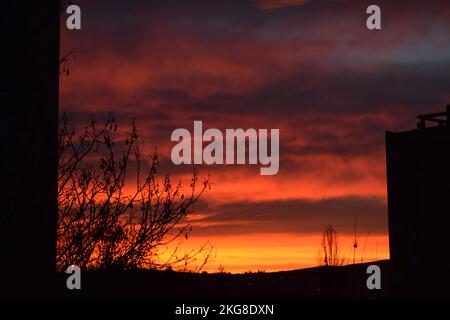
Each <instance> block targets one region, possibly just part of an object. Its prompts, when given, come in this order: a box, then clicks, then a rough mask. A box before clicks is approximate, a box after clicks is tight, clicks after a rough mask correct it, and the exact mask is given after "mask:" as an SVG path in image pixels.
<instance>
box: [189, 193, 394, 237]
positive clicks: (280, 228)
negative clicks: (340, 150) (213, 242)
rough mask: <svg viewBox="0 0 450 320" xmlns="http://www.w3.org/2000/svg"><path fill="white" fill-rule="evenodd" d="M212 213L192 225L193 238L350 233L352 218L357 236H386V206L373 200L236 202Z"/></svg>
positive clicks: (362, 198) (379, 201)
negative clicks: (328, 228)
mask: <svg viewBox="0 0 450 320" xmlns="http://www.w3.org/2000/svg"><path fill="white" fill-rule="evenodd" d="M212 210H213V212H214V213H213V214H211V215H209V216H207V217H205V218H203V219H198V220H194V221H192V222H193V224H194V226H195V233H196V234H226V233H238V234H239V233H253V232H274V233H289V232H293V233H305V232H321V230H323V226H324V225H325V224H331V225H333V226H334V227H335V228H337V229H338V230H339V231H340V232H342V233H351V232H352V231H353V230H354V223H355V218H356V221H357V226H358V229H359V231H360V232H370V233H372V234H374V233H385V232H387V216H386V212H387V208H386V204H385V202H384V200H383V199H380V198H375V197H373V198H372V197H343V198H333V199H324V200H317V201H309V200H276V201H263V202H257V203H255V202H237V203H228V204H224V205H221V206H219V207H217V208H214V209H212ZM196 222H197V223H198V222H201V223H202V224H201V225H195V223H196ZM205 224H206V225H205Z"/></svg>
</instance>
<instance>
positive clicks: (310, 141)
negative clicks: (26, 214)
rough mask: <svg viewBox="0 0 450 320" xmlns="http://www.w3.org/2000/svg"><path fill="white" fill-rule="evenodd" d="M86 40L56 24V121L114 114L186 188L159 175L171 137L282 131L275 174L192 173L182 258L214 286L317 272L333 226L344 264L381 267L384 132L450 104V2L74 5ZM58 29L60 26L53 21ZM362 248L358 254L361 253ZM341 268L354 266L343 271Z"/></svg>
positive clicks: (224, 169)
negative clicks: (371, 12)
mask: <svg viewBox="0 0 450 320" xmlns="http://www.w3.org/2000/svg"><path fill="white" fill-rule="evenodd" d="M75 3H76V4H78V5H80V7H81V10H82V30H80V31H68V30H67V29H66V28H65V27H64V20H63V21H62V31H61V33H62V39H61V55H64V54H65V53H67V52H68V51H70V50H73V51H75V57H76V58H75V60H74V59H72V58H71V59H70V60H69V68H70V75H69V76H68V77H62V78H61V83H60V109H61V110H70V111H71V112H72V113H73V114H74V115H75V117H77V118H79V119H88V118H90V117H91V116H92V115H96V116H98V117H99V118H102V117H105V115H107V114H108V112H114V113H115V114H116V116H117V118H118V119H119V120H120V122H121V123H123V125H124V127H126V126H127V124H128V123H129V122H128V121H129V119H130V118H131V117H135V118H136V124H137V127H138V128H139V130H140V131H141V132H142V135H143V141H142V144H143V145H142V147H143V148H144V154H145V157H147V159H148V160H150V159H151V153H152V151H153V149H154V147H157V148H158V153H159V157H160V161H161V166H160V172H161V173H170V174H171V175H172V176H173V177H174V179H178V178H181V179H184V181H185V182H189V180H188V179H189V177H190V176H191V174H192V170H193V166H190V165H182V166H175V165H173V164H172V163H171V160H170V151H171V148H172V147H173V146H174V143H172V142H171V141H170V135H171V133H172V131H173V130H175V129H177V128H187V129H188V130H190V131H192V130H193V121H194V120H202V121H203V126H204V128H205V129H206V128H218V129H221V130H223V131H224V130H225V129H226V128H243V129H247V128H256V129H259V128H267V129H271V128H279V129H280V170H279V173H278V174H277V175H275V176H261V175H260V174H259V167H260V166H259V165H239V166H238V165H228V166H225V165H214V166H206V165H201V166H197V168H198V169H199V174H200V176H206V175H208V174H209V173H210V174H211V182H212V189H211V190H209V191H208V192H207V194H206V196H205V197H203V198H202V200H201V201H200V202H199V203H198V204H197V205H196V206H195V208H194V209H195V210H194V214H193V215H192V216H191V217H190V218H189V219H190V222H191V224H192V226H193V231H192V236H191V238H190V239H189V240H188V241H186V242H185V244H184V247H186V248H189V247H196V246H200V245H201V244H202V243H204V242H205V241H209V242H210V243H211V244H212V245H213V246H214V247H215V249H216V254H215V258H214V259H213V261H212V262H211V263H210V264H209V265H208V266H207V268H206V269H207V270H208V271H216V270H217V268H218V265H223V266H224V267H225V270H226V271H230V272H244V271H248V270H252V271H256V270H265V271H274V270H286V269H295V268H303V267H310V266H315V265H317V264H318V250H319V245H320V240H321V232H322V230H323V227H324V225H325V224H331V225H333V226H334V227H335V229H336V230H337V231H338V234H339V241H340V245H341V248H342V251H343V254H344V255H345V257H347V258H348V259H350V260H352V259H353V254H352V242H353V232H354V223H355V219H356V221H357V233H358V243H359V247H358V250H357V253H356V255H357V260H358V261H359V260H361V257H362V256H363V255H364V261H368V260H373V259H386V258H389V247H388V235H387V233H388V227H387V208H386V171H385V151H384V133H385V131H386V130H390V131H401V130H408V129H412V128H414V127H415V124H416V122H415V116H416V115H417V114H419V113H427V112H436V111H442V110H443V108H444V107H445V105H446V104H448V103H449V101H450V41H449V39H450V3H449V2H448V1H376V4H378V5H379V6H380V7H381V10H382V30H379V31H369V30H367V29H366V18H367V15H366V13H365V12H366V8H367V6H368V5H369V4H373V3H374V1H345V0H342V1H337V0H334V1H331V0H329V1H326V0H309V1H308V0H241V1H214V0H204V1H187V0H185V1H181V0H180V1H171V0H164V1H126V2H125V1H76V2H75ZM64 16H65V15H64V14H63V17H64ZM364 247H365V249H364ZM349 262H350V261H349Z"/></svg>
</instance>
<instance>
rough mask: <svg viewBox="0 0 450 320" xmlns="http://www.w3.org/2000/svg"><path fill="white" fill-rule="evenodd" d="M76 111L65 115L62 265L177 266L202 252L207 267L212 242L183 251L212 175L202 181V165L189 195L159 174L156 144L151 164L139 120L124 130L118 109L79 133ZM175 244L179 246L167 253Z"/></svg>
mask: <svg viewBox="0 0 450 320" xmlns="http://www.w3.org/2000/svg"><path fill="white" fill-rule="evenodd" d="M71 118H72V117H71V115H70V114H68V113H64V114H63V115H62V117H61V120H60V132H59V164H58V181H59V183H58V201H59V203H58V204H59V209H58V219H57V268H58V270H63V269H64V268H66V267H67V266H68V265H71V264H76V265H78V266H79V267H81V268H86V269H134V268H151V269H167V268H170V269H172V268H175V267H177V266H179V265H184V267H186V265H187V264H189V263H192V262H193V261H195V260H196V259H197V257H198V255H199V254H200V253H203V254H204V255H203V257H202V259H203V263H201V264H200V265H201V266H203V265H204V264H205V263H206V261H207V260H208V259H209V257H210V253H211V251H212V248H210V246H209V244H204V245H203V246H202V247H200V248H198V249H194V250H190V251H187V252H181V251H180V249H179V248H180V246H179V244H180V243H181V241H182V240H183V239H187V238H188V234H189V233H190V231H191V229H192V228H191V226H190V225H189V224H188V223H187V222H186V219H185V218H186V216H187V214H188V212H189V209H190V208H191V207H192V205H193V204H194V203H195V202H196V201H197V200H198V199H199V198H200V196H201V195H202V194H203V193H204V192H205V190H206V189H207V188H208V187H209V181H208V178H207V179H205V180H204V181H203V182H202V183H201V185H200V186H199V182H198V175H197V172H196V171H194V174H193V177H192V181H191V183H190V186H189V188H188V192H187V194H184V193H183V187H182V184H181V182H179V183H178V184H175V185H173V184H172V182H171V180H170V178H169V176H168V175H167V176H165V178H164V179H160V178H158V177H157V166H158V157H157V154H156V149H155V152H154V155H153V158H152V159H151V161H150V163H149V164H148V166H147V170H144V168H143V163H144V162H143V161H142V160H141V157H140V150H139V145H138V139H139V134H138V130H137V129H136V126H135V123H134V120H132V124H131V130H130V131H129V132H128V133H127V134H126V136H125V137H120V134H119V133H118V131H117V124H116V122H115V120H114V118H113V116H111V115H110V116H109V117H108V119H107V120H106V121H105V123H103V124H102V125H101V126H100V127H99V126H98V125H97V123H96V121H95V120H92V121H91V122H90V124H89V125H87V126H86V127H85V128H84V130H83V131H82V133H81V134H79V135H77V129H76V127H75V126H73V125H72V124H71ZM119 138H121V140H119ZM144 171H145V172H144ZM130 180H132V182H130ZM131 185H133V186H131ZM177 242H178V243H177ZM169 244H173V245H172V246H171V247H172V248H173V249H170V250H171V251H170V252H166V255H165V256H166V258H165V260H162V258H161V253H162V252H163V251H164V250H169V249H165V248H168V247H169ZM205 252H206V254H205ZM200 269H201V268H199V270H196V271H200Z"/></svg>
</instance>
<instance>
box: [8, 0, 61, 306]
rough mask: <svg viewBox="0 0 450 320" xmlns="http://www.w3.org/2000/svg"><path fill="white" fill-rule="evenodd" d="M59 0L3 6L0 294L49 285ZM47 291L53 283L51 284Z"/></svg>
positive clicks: (11, 294) (26, 291)
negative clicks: (0, 283) (0, 281)
mask: <svg viewBox="0 0 450 320" xmlns="http://www.w3.org/2000/svg"><path fill="white" fill-rule="evenodd" d="M59 14H60V5H59V1H55V0H40V1H37V0H35V1H23V0H22V1H20V0H19V1H4V2H2V9H1V10H0V15H1V18H0V21H1V26H0V33H1V39H2V50H0V52H1V53H0V54H1V57H0V63H1V66H0V69H1V76H0V103H1V117H0V121H1V123H0V124H1V125H0V128H1V129H0V146H1V150H2V151H1V157H0V168H1V170H2V179H1V181H2V184H3V188H4V192H2V205H3V208H2V210H0V217H1V218H0V219H1V220H0V249H1V263H0V268H1V269H0V271H1V274H2V285H1V289H0V295H2V296H6V297H8V298H12V297H15V296H35V295H40V296H42V294H43V293H44V292H45V290H47V289H49V288H50V287H51V284H50V283H49V281H50V279H51V278H52V275H54V265H55V258H54V257H55V234H56V212H57V196H56V194H57V132H58V131H57V130H58V82H59ZM49 290H50V289H49Z"/></svg>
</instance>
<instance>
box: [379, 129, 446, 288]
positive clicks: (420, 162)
mask: <svg viewBox="0 0 450 320" xmlns="http://www.w3.org/2000/svg"><path fill="white" fill-rule="evenodd" d="M386 148H387V149H386V151H387V153H386V154H387V175H388V180H387V181H388V211H389V241H390V256H391V263H392V281H393V289H394V290H395V291H396V294H397V295H400V296H414V297H432V296H439V297H440V296H442V295H448V293H447V291H448V290H447V288H446V287H447V285H448V284H449V281H448V280H447V272H449V271H450V128H449V127H448V126H443V127H431V128H426V129H417V130H413V131H409V132H401V133H389V132H388V133H387V134H386Z"/></svg>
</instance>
